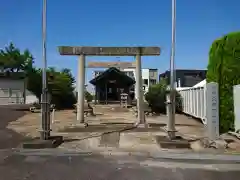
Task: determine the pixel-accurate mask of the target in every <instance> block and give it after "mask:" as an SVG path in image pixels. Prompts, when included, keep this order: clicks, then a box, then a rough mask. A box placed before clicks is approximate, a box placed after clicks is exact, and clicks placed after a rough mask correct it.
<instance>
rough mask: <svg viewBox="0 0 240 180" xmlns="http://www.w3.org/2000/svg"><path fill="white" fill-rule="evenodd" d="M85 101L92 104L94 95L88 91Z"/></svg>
mask: <svg viewBox="0 0 240 180" xmlns="http://www.w3.org/2000/svg"><path fill="white" fill-rule="evenodd" d="M85 99H86V100H87V102H92V100H93V95H92V94H90V93H89V92H88V91H85Z"/></svg>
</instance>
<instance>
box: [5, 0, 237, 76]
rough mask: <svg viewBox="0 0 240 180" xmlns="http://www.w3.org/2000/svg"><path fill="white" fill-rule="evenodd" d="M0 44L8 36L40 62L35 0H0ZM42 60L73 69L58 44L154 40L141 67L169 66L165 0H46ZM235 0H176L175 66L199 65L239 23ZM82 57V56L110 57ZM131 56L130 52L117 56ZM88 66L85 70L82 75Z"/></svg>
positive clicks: (73, 64)
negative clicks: (153, 52)
mask: <svg viewBox="0 0 240 180" xmlns="http://www.w3.org/2000/svg"><path fill="white" fill-rule="evenodd" d="M0 1H1V6H0V23H1V26H0V27H1V28H0V47H1V48H2V47H4V46H5V45H6V44H8V43H9V42H10V41H12V42H13V43H14V44H15V45H16V46H17V47H19V48H20V49H26V48H28V49H29V50H30V51H31V52H32V53H33V55H34V57H35V58H36V60H35V61H36V66H39V67H40V66H41V65H42V63H41V61H42V58H41V54H42V44H41V43H42V42H41V10H42V1H41V0H7V1H6V0H0ZM47 1H48V7H47V8H48V9H47V60H48V66H55V67H57V68H70V69H72V71H73V74H74V75H76V73H77V57H75V56H74V57H69V56H60V55H59V54H58V52H57V46H59V45H79V46H81V45H88V46H135V45H136V46H138V45H141V46H144V45H146V46H151V45H153V46H160V47H161V49H162V54H161V56H159V57H143V58H142V60H143V67H145V68H158V69H159V72H164V71H165V70H167V69H169V58H170V47H171V0H121V1H117V0H58V1H57V0H55V1H53V0H47ZM239 7H240V1H239V0H228V1H226V0H177V34H176V67H177V68H182V69H184V68H185V69H187V68H191V69H205V68H206V66H207V62H208V51H209V48H210V46H211V43H212V42H213V41H214V39H216V38H218V37H221V36H222V35H224V34H226V33H228V32H231V31H237V30H239V29H240V21H239V12H238V10H239ZM116 59H117V58H116V57H88V58H87V60H88V61H94V60H95V61H96V60H101V61H111V60H112V61H116ZM120 60H121V61H133V60H134V59H133V57H123V58H120ZM90 78H91V69H88V70H87V79H90Z"/></svg>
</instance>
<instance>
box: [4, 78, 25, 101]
mask: <svg viewBox="0 0 240 180" xmlns="http://www.w3.org/2000/svg"><path fill="white" fill-rule="evenodd" d="M24 91H25V85H24V80H23V79H19V80H13V79H7V78H6V79H5V78H1V79H0V105H6V104H21V103H24Z"/></svg>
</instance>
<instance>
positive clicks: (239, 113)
mask: <svg viewBox="0 0 240 180" xmlns="http://www.w3.org/2000/svg"><path fill="white" fill-rule="evenodd" d="M233 99H234V116H235V119H234V125H235V130H236V131H238V130H240V85H236V86H233Z"/></svg>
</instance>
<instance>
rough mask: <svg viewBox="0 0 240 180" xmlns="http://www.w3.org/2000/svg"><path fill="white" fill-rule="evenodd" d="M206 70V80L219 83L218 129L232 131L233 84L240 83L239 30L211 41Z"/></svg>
mask: <svg viewBox="0 0 240 180" xmlns="http://www.w3.org/2000/svg"><path fill="white" fill-rule="evenodd" d="M207 70H208V71H207V82H217V83H218V85H219V119H220V129H219V130H220V132H221V133H224V132H227V131H231V130H232V131H234V106H233V86H234V85H237V84H240V32H235V33H230V34H227V35H225V36H223V37H222V38H220V39H217V40H215V41H214V42H213V44H212V46H211V49H210V51H209V62H208V67H207Z"/></svg>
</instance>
